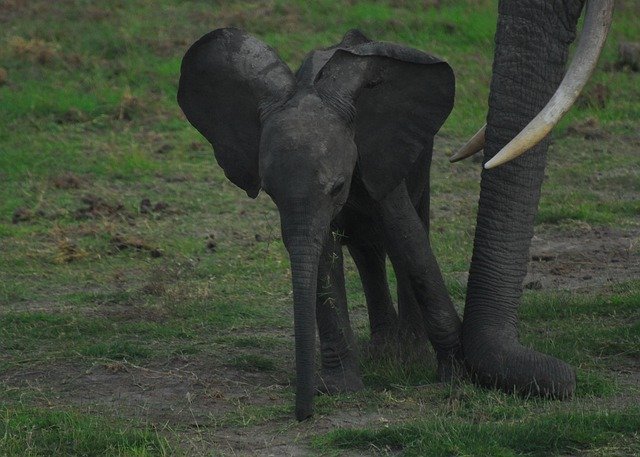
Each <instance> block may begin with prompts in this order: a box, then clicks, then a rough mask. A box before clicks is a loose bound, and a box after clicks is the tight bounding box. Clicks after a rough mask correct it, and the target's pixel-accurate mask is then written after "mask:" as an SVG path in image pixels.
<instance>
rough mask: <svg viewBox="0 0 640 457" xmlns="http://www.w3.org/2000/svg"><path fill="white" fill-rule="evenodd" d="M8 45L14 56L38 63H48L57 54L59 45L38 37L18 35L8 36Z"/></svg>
mask: <svg viewBox="0 0 640 457" xmlns="http://www.w3.org/2000/svg"><path fill="white" fill-rule="evenodd" d="M7 44H8V47H9V49H10V50H11V52H12V53H13V55H14V56H16V57H18V58H23V59H26V60H29V61H31V62H37V63H39V64H49V63H51V62H53V61H54V60H55V59H56V58H57V57H58V55H59V49H60V47H59V46H58V45H57V44H56V43H51V42H47V41H44V40H39V39H35V38H34V39H30V40H27V39H25V38H22V37H20V36H13V37H10V38H9V40H8V43H7Z"/></svg>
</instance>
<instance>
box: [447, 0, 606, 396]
mask: <svg viewBox="0 0 640 457" xmlns="http://www.w3.org/2000/svg"><path fill="white" fill-rule="evenodd" d="M583 3H584V2H583V1H582V0H501V1H500V3H499V7H498V12H499V16H498V27H497V32H496V37H495V45H496V46H495V56H494V63H493V77H492V81H491V91H490V96H489V112H488V115H487V124H486V127H483V128H482V129H481V130H480V131H479V132H478V134H476V135H475V136H474V138H472V139H471V140H470V141H469V142H468V143H467V145H465V147H463V149H462V150H461V151H460V152H458V153H457V154H456V155H455V156H454V157H452V161H455V160H459V159H461V158H464V157H466V156H469V155H471V154H472V153H475V152H477V151H478V150H480V149H482V148H483V147H484V163H485V169H484V170H483V172H482V182H481V191H480V202H479V209H478V216H477V226H476V234H475V241H474V250H473V257H472V261H471V267H470V271H469V282H468V286H467V297H466V306H465V311H464V320H463V347H464V356H465V361H466V365H467V367H468V369H469V370H470V372H471V374H472V375H473V377H474V378H475V380H476V381H477V382H478V383H479V384H482V385H485V386H490V387H498V388H500V389H502V390H506V391H517V392H520V393H524V394H538V395H543V396H551V397H559V398H564V397H568V396H571V395H572V394H573V392H574V390H575V385H576V380H575V372H574V370H573V369H572V368H571V367H570V366H569V365H568V364H566V363H565V362H563V361H561V360H558V359H557V358H554V357H550V356H548V355H545V354H541V353H539V352H536V351H534V350H531V349H529V348H526V347H524V346H522V345H521V343H520V342H519V340H518V330H517V323H518V318H517V310H518V306H519V304H520V300H521V296H522V283H523V280H524V277H525V274H526V271H527V264H528V260H529V247H530V243H531V238H532V236H533V224H534V218H535V215H536V212H537V207H538V201H539V198H540V188H541V185H542V181H543V178H544V170H545V163H546V152H547V148H548V144H549V142H548V140H545V139H544V138H545V137H546V135H547V133H548V132H549V131H550V130H551V128H553V126H554V125H555V123H557V121H558V120H559V119H560V117H561V116H562V115H563V114H564V113H565V112H566V111H567V110H568V109H569V107H570V106H571V104H572V103H573V102H574V101H575V99H576V98H577V96H578V94H579V92H580V90H581V89H582V87H583V86H584V84H585V83H586V80H587V79H588V77H589V75H590V74H591V72H592V71H593V68H594V67H595V63H596V61H597V58H598V56H599V53H600V51H601V49H602V46H603V43H604V40H605V38H606V35H607V31H608V28H609V24H610V22H611V14H612V9H613V0H590V1H589V2H588V5H587V7H586V14H585V21H584V28H583V32H582V34H581V37H580V40H579V44H578V48H577V51H576V53H575V56H574V59H573V61H572V63H571V64H570V66H569V68H568V70H567V73H566V75H565V77H564V79H563V73H564V69H565V64H566V62H567V60H568V59H567V58H568V52H569V45H570V44H571V42H572V41H573V40H574V37H575V33H576V24H577V22H578V18H579V16H580V14H581V11H582V9H583V6H584V5H583ZM556 89H557V91H556ZM554 92H555V95H554ZM547 102H548V103H547ZM545 105H546V106H545ZM536 115H537V116H536ZM534 117H535V118H534ZM532 119H533V120H532ZM526 151H528V152H527V153H526V154H524V155H521V154H523V153H524V152H526ZM520 155H521V156H520ZM518 156H520V157H518ZM515 157H518V158H517V159H515V160H513V161H510V162H509V163H505V162H507V161H509V160H511V159H514V158H515ZM502 163H505V164H504V165H501V166H499V167H497V168H493V167H495V166H496V165H500V164H502Z"/></svg>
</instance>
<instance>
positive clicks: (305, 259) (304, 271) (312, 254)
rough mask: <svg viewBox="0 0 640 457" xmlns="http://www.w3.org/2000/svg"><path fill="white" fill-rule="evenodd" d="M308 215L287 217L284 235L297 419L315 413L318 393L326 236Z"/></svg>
mask: <svg viewBox="0 0 640 457" xmlns="http://www.w3.org/2000/svg"><path fill="white" fill-rule="evenodd" d="M311 225H312V224H311V223H310V222H309V220H308V218H306V217H304V215H297V216H294V217H293V218H291V219H288V218H283V220H282V235H283V240H284V243H285V246H286V248H287V251H288V252H289V258H290V260H291V279H292V285H293V310H294V311H293V316H294V327H295V353H296V411H295V413H296V419H298V420H299V421H302V420H305V419H307V418H309V417H311V415H312V414H313V397H314V395H315V351H316V347H315V344H316V322H315V318H316V288H317V278H318V262H319V257H320V250H321V241H320V240H322V236H320V235H321V234H320V233H314V232H320V230H314V229H313V228H312V226H311Z"/></svg>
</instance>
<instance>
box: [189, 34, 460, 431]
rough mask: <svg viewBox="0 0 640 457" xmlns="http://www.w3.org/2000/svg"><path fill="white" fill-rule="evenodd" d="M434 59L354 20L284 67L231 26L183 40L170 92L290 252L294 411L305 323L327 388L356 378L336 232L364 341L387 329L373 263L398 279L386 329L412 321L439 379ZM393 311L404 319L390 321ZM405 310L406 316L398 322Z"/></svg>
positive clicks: (455, 334) (456, 348)
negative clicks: (433, 236)
mask: <svg viewBox="0 0 640 457" xmlns="http://www.w3.org/2000/svg"><path fill="white" fill-rule="evenodd" d="M453 97H454V78H453V72H452V71H451V68H450V67H449V66H448V65H447V64H446V63H444V62H442V61H440V60H438V59H436V58H434V57H431V56H429V55H426V54H424V53H422V52H419V51H416V50H413V49H409V48H405V47H402V46H398V45H394V44H390V43H379V42H372V41H370V40H368V39H367V38H366V37H364V36H363V35H362V34H361V33H359V32H357V31H351V32H349V33H347V34H346V35H345V37H344V39H343V41H342V42H341V43H340V44H338V45H336V46H334V47H332V48H330V49H327V50H323V51H316V52H313V53H311V54H309V55H308V56H307V58H306V59H305V60H304V62H303V64H302V66H301V68H300V69H299V71H298V72H297V73H296V75H295V76H294V75H293V74H292V73H291V72H290V70H289V69H288V67H287V66H286V65H285V64H284V63H283V62H282V61H281V60H280V59H279V58H278V56H277V55H276V53H275V51H274V50H273V49H271V48H269V47H268V46H266V45H265V44H264V43H262V42H260V41H259V40H257V39H256V38H254V37H252V36H251V35H248V34H246V33H245V32H242V31H240V30H237V29H219V30H215V31H213V32H211V33H209V34H207V35H205V36H204V37H202V38H201V39H200V40H199V41H197V42H196V43H195V44H194V45H193V46H192V47H191V48H190V49H189V51H188V52H187V53H186V55H185V57H184V59H183V62H182V68H181V77H180V88H179V92H178V102H179V104H180V106H181V107H182V109H183V111H184V112H185V114H186V116H187V118H188V119H189V121H190V122H191V123H192V124H193V125H194V126H195V127H196V128H197V129H198V130H199V131H200V132H201V133H202V134H203V135H204V136H205V137H206V138H207V139H208V140H209V141H210V142H211V144H212V145H213V146H214V151H215V155H216V158H217V160H218V163H219V164H220V165H221V166H222V168H223V169H224V170H225V174H226V175H227V177H228V178H229V179H230V180H231V181H232V182H234V183H235V184H236V185H238V186H239V187H241V188H243V189H244V190H245V191H246V192H247V194H248V195H249V196H251V197H255V196H256V195H257V193H258V192H259V190H260V189H261V188H262V189H263V190H264V191H265V192H267V193H268V194H269V195H270V196H271V198H272V199H273V201H274V202H275V203H276V206H277V207H278V211H279V213H280V219H281V227H282V237H283V241H284V244H285V247H286V249H287V251H288V252H289V257H290V260H291V272H292V282H293V300H294V324H295V345H296V376H297V379H296V417H297V418H298V419H299V420H303V419H305V418H307V417H309V416H311V414H312V404H313V396H314V394H315V391H316V386H315V365H314V356H315V335H316V325H315V324H316V322H317V327H318V334H319V336H320V353H321V362H322V371H321V377H320V385H319V386H318V388H319V389H320V390H324V391H327V392H337V391H354V390H358V389H361V388H362V381H361V379H360V374H359V372H358V363H357V355H356V347H355V341H354V336H353V333H352V330H351V326H350V323H349V316H348V312H347V304H346V295H345V287H344V272H343V267H342V248H341V244H346V245H347V247H348V248H349V250H350V252H351V254H352V256H353V258H354V260H355V262H356V265H357V267H358V271H359V273H360V276H361V279H362V283H363V287H364V290H365V295H366V299H367V306H368V309H369V318H370V324H371V333H372V340H373V342H374V343H379V344H384V343H386V342H388V341H390V340H392V339H395V338H396V337H397V332H398V327H399V325H398V320H399V319H398V317H397V315H396V311H395V309H394V307H393V304H392V300H391V295H390V293H389V287H388V284H387V277H386V272H385V256H386V255H388V256H389V258H390V260H391V262H392V264H393V267H394V270H395V271H396V275H397V276H398V279H399V290H400V292H399V302H400V303H399V309H400V314H401V318H400V322H401V325H400V328H401V330H402V331H403V332H404V333H405V334H406V333H409V334H411V333H413V334H415V336H416V337H417V338H418V339H419V338H420V336H421V334H423V333H424V332H425V331H426V334H427V335H428V337H429V339H430V341H431V343H432V345H433V346H434V348H435V350H436V354H437V358H438V362H439V375H440V377H441V378H445V379H446V378H448V377H450V376H451V373H452V370H453V368H454V367H455V360H456V358H460V357H461V351H460V347H461V323H460V319H459V317H458V315H457V314H456V311H455V310H454V308H453V305H452V303H451V300H450V298H449V296H448V294H447V291H446V288H445V286H444V282H443V279H442V275H441V273H440V270H439V268H438V265H437V263H436V260H435V258H434V256H433V253H432V251H431V247H430V244H429V234H428V209H429V195H428V192H429V188H428V181H429V166H430V162H431V153H432V146H433V136H434V135H435V134H436V132H437V131H438V129H439V128H440V126H441V125H442V123H443V122H444V120H445V119H446V117H447V116H448V114H449V112H450V111H451V108H452V106H453ZM402 323H405V324H406V325H402ZM409 323H410V324H409Z"/></svg>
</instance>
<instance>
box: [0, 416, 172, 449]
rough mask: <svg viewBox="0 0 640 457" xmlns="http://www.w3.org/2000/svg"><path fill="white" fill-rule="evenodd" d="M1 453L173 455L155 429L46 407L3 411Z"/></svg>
mask: <svg viewBox="0 0 640 457" xmlns="http://www.w3.org/2000/svg"><path fill="white" fill-rule="evenodd" d="M0 436H2V441H1V442H0V450H1V451H2V454H3V455H6V456H41V455H68V456H71V455H78V456H79V455H92V456H114V455H119V456H137V457H143V456H163V455H171V454H172V449H171V446H170V445H169V443H168V442H167V441H166V439H164V438H162V437H161V436H160V435H159V434H158V433H157V432H155V431H154V430H151V429H144V430H139V429H136V428H130V426H127V425H126V424H112V423H109V422H107V421H105V420H104V419H102V418H100V417H98V416H95V415H87V414H84V415H83V414H78V413H75V412H69V411H64V410H57V411H51V410H48V409H46V408H32V407H22V406H20V407H17V408H6V407H3V408H2V409H0Z"/></svg>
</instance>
